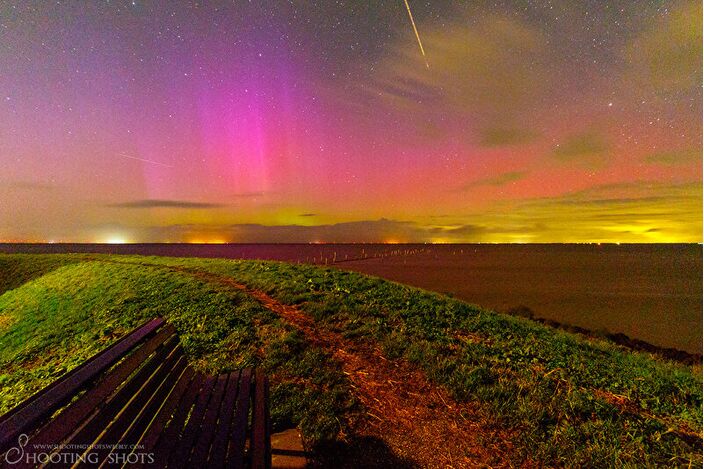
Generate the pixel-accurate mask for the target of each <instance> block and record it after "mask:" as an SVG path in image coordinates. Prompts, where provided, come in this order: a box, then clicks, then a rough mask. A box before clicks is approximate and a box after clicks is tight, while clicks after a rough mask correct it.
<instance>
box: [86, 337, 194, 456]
mask: <svg viewBox="0 0 704 469" xmlns="http://www.w3.org/2000/svg"><path fill="white" fill-rule="evenodd" d="M180 350H181V349H180V347H179V346H177V347H175V348H174V349H173V350H172V351H171V353H169V355H168V356H167V357H166V360H164V361H162V363H160V364H159V366H158V367H157V369H156V370H154V372H153V373H152V374H151V376H149V377H148V378H147V379H146V380H144V381H141V382H140V385H141V386H140V387H139V389H138V390H137V392H136V393H134V394H133V395H132V396H130V399H129V401H128V402H127V403H125V405H124V406H123V407H122V408H121V409H120V410H119V412H118V413H117V414H116V415H115V418H114V419H113V421H112V422H109V423H108V425H106V427H105V429H104V430H103V431H102V432H101V433H100V435H98V438H97V439H96V440H94V441H93V443H94V444H98V445H103V444H105V445H108V444H115V443H119V442H120V440H121V438H122V436H123V435H124V433H125V432H126V431H127V430H128V429H129V427H130V426H131V425H132V423H133V422H134V421H135V420H136V419H137V418H138V416H139V415H140V413H141V412H142V410H143V408H144V406H145V405H147V404H148V403H149V399H150V397H151V396H152V395H153V393H154V391H155V390H156V389H157V388H158V387H159V385H160V384H161V383H162V381H163V380H164V378H166V377H167V375H168V374H169V372H170V371H171V370H172V368H173V367H174V366H176V365H177V364H178V363H182V361H183V360H185V357H184V356H183V354H182V353H179V352H180ZM95 452H96V453H97V454H98V458H97V459H98V460H99V461H103V460H104V459H105V458H106V457H107V456H108V454H109V453H110V452H111V451H110V450H109V449H107V448H103V447H100V448H99V449H98V450H97V451H95Z"/></svg>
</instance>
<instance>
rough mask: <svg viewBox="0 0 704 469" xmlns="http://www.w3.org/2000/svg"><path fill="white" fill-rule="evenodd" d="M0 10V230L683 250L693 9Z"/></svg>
mask: <svg viewBox="0 0 704 469" xmlns="http://www.w3.org/2000/svg"><path fill="white" fill-rule="evenodd" d="M409 6H410V7H411V8H412V11H413V17H414V19H415V23H416V25H417V28H418V32H419V35H420V37H421V38H422V41H423V47H424V51H425V53H426V57H425V59H427V62H428V67H426V65H425V59H424V57H423V56H422V55H421V53H420V51H419V48H418V42H417V40H416V36H415V34H414V31H413V30H412V28H411V25H410V24H409V18H408V13H407V11H406V7H405V5H404V2H403V0H398V1H397V2H394V1H387V2H357V1H351V0H350V1H332V0H330V1H320V2H317V1H297V0H291V1H288V2H283V1H251V2H246V1H237V2H202V3H201V2H198V3H194V2H166V1H163V2H146V1H140V0H135V1H125V2H121V1H101V2H98V1H95V2H63V1H61V2H43V1H22V2H9V1H4V2H0V241H64V242H71V241H74V242H103V241H109V240H111V239H113V240H114V239H120V240H121V241H126V242H154V241H156V242H165V241H171V242H179V241H198V242H257V241H259V242H270V241H279V242H319V241H329V242H334V241H346V242H348V241H390V240H394V241H407V242H426V241H427V242H585V241H587V242H607V241H614V242H701V240H702V157H701V156H702V155H701V153H702V143H701V142H702V117H701V116H702V24H701V17H702V10H701V2H696V1H666V0H659V1H642V2H641V1H638V2H634V1H614V0H607V1H603V0H599V1H596V0H593V1H585V2H562V1H547V0H546V1H533V0H522V1H473V2H471V3H468V4H465V3H464V2H450V1H440V0H437V1H436V0H427V1H418V0H409Z"/></svg>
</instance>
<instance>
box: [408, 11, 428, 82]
mask: <svg viewBox="0 0 704 469" xmlns="http://www.w3.org/2000/svg"><path fill="white" fill-rule="evenodd" d="M403 3H405V4H406V10H407V11H408V17H409V18H410V19H411V25H413V32H414V33H416V39H417V40H418V47H420V53H421V54H422V55H423V60H424V61H425V68H427V69H428V70H430V65H428V59H427V57H426V56H425V50H424V49H423V43H422V42H421V40H420V34H418V28H416V22H415V21H414V20H413V13H411V6H410V5H409V4H408V0H403Z"/></svg>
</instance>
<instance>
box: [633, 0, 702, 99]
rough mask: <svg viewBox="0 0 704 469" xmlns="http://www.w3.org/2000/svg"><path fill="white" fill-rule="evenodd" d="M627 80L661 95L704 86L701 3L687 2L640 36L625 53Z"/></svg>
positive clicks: (675, 5) (682, 3)
mask: <svg viewBox="0 0 704 469" xmlns="http://www.w3.org/2000/svg"><path fill="white" fill-rule="evenodd" d="M624 55H625V63H626V64H628V65H629V69H628V76H627V79H628V80H632V81H633V82H636V83H639V84H641V85H644V86H646V87H647V88H650V89H652V90H654V91H656V92H657V93H659V94H661V95H674V94H679V93H683V92H689V91H691V90H694V89H701V86H702V3H701V1H685V2H681V3H679V4H674V5H673V6H671V8H670V11H669V14H668V15H665V16H663V17H662V18H661V19H660V20H659V21H657V22H656V23H655V24H653V25H652V26H651V27H650V28H649V29H646V30H645V31H644V32H642V33H641V34H640V35H639V36H637V37H636V38H635V39H634V40H633V41H632V42H631V43H630V44H629V45H628V46H627V47H626V50H625V54H624Z"/></svg>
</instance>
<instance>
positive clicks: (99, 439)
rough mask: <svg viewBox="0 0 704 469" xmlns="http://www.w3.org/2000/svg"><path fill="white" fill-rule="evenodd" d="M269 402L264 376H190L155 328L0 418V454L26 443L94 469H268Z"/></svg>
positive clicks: (166, 328)
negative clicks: (113, 465) (112, 464)
mask: <svg viewBox="0 0 704 469" xmlns="http://www.w3.org/2000/svg"><path fill="white" fill-rule="evenodd" d="M267 400H268V382H267V379H266V377H265V376H264V375H263V374H261V373H260V372H253V371H252V370H251V369H245V370H241V371H236V372H233V373H228V374H221V375H219V376H208V375H204V374H202V373H199V372H197V371H195V370H194V369H193V368H192V367H191V366H189V365H188V363H187V360H186V357H185V355H184V354H183V351H182V349H181V346H180V344H179V340H178V337H177V335H176V331H175V330H174V328H173V327H172V326H171V325H167V324H165V323H164V321H163V320H162V319H154V320H151V321H149V322H147V323H145V324H144V325H142V326H140V327H139V328H137V329H135V330H134V331H133V332H132V333H130V334H128V335H127V336H126V337H124V338H123V339H121V340H120V341H118V342H117V343H115V344H114V345H112V346H111V347H109V348H108V349H106V350H105V351H103V352H101V353H99V354H97V355H96V356H94V357H93V358H91V359H90V360H88V361H87V362H86V363H85V364H83V365H81V366H79V367H77V368H76V369H74V370H72V371H71V372H70V373H68V374H66V375H64V376H63V377H62V378H60V379H59V380H57V381H56V382H54V383H52V384H51V385H49V386H48V387H46V388H45V389H43V390H41V391H39V392H38V393H37V394H35V395H34V396H32V397H31V398H30V399H28V400H27V401H25V402H24V403H22V404H21V405H20V406H18V407H17V408H15V409H13V410H12V411H10V412H9V413H7V414H5V415H4V416H2V417H0V454H3V453H4V452H6V451H7V450H8V449H10V448H13V447H17V445H18V438H19V437H20V435H22V434H25V435H28V436H29V440H28V442H24V445H23V446H24V447H27V445H28V444H29V445H31V446H30V447H33V448H43V447H46V446H37V445H59V444H63V445H71V446H70V447H72V448H78V447H81V448H87V449H86V450H85V451H84V452H83V453H81V451H78V452H77V453H75V454H74V455H72V457H82V458H86V460H88V461H89V462H91V463H94V462H95V461H105V460H107V459H108V458H110V460H111V461H112V460H116V459H117V460H120V459H119V458H129V460H126V461H124V462H130V463H134V462H135V461H137V462H141V463H143V464H144V465H157V466H163V465H167V462H168V465H169V466H170V467H185V466H187V465H196V464H203V463H205V462H207V463H208V466H211V465H212V466H224V465H227V466H228V467H229V466H232V467H242V466H244V465H245V464H246V465H248V466H251V467H268V466H269V464H270V458H271V456H270V454H271V449H270V446H269V415H268V402H267ZM69 403H70V404H69ZM67 404H69V405H67ZM250 408H251V414H252V419H251V422H252V423H251V427H250V426H249V424H248V421H249V414H250ZM58 410H61V412H59V413H58V414H57V415H54V414H55V413H56V412H57V411H58ZM247 440H249V441H250V444H249V451H248V452H247V453H246V454H247V455H248V458H247V459H248V460H247V461H246V460H245V458H244V456H245V443H246V441H247ZM114 444H119V445H122V446H121V449H119V450H116V449H111V447H110V445H114ZM135 445H139V446H138V447H136V446H135ZM130 447H134V448H135V449H134V451H131V450H125V448H130ZM56 451H58V450H56ZM78 453H81V454H78ZM135 458H136V459H135ZM139 458H142V460H139ZM144 458H147V459H146V460H144ZM148 463H151V464H148ZM69 465H70V464H69ZM21 466H22V465H21V464H20V465H18V466H15V467H21Z"/></svg>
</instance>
